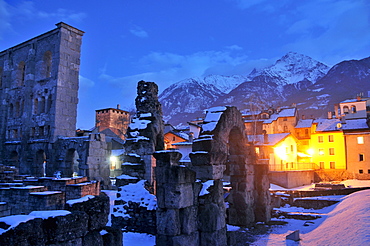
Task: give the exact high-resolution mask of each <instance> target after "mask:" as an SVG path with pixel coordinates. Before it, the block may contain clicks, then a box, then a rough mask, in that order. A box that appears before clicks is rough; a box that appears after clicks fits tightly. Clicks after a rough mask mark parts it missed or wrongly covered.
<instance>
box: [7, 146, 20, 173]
mask: <svg viewBox="0 0 370 246" xmlns="http://www.w3.org/2000/svg"><path fill="white" fill-rule="evenodd" d="M9 159H10V160H9V162H10V165H11V166H14V167H16V168H18V169H19V155H18V152H17V151H15V150H14V151H12V152H11V153H10V158H9Z"/></svg>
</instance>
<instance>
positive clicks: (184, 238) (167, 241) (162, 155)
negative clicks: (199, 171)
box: [154, 151, 199, 246]
mask: <svg viewBox="0 0 370 246" xmlns="http://www.w3.org/2000/svg"><path fill="white" fill-rule="evenodd" d="M154 157H155V158H156V159H157V166H156V168H155V173H156V178H157V183H156V187H157V233H158V234H157V237H156V244H157V245H158V246H162V245H163V246H168V245H178V246H182V245H183V246H188V245H194V246H197V245H199V234H198V230H197V229H198V228H197V206H196V199H195V195H194V194H198V193H199V189H197V185H196V183H195V173H194V172H193V171H191V170H190V169H188V168H187V167H185V166H180V165H179V160H180V159H181V153H180V152H178V151H158V152H155V153H154Z"/></svg>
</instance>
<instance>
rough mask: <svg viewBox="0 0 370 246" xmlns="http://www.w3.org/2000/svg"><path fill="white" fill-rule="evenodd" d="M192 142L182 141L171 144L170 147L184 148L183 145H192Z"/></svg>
mask: <svg viewBox="0 0 370 246" xmlns="http://www.w3.org/2000/svg"><path fill="white" fill-rule="evenodd" d="M192 144H193V143H192V142H189V141H184V142H178V143H173V144H172V146H185V145H192Z"/></svg>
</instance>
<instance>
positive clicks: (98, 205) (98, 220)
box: [66, 193, 110, 230]
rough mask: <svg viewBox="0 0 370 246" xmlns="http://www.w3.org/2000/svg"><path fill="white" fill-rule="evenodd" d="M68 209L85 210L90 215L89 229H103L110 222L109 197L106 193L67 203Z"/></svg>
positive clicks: (72, 210)
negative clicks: (81, 201)
mask: <svg viewBox="0 0 370 246" xmlns="http://www.w3.org/2000/svg"><path fill="white" fill-rule="evenodd" d="M66 209H67V210H68V211H71V212H74V211H83V212H85V213H86V214H87V215H88V228H89V230H101V229H102V228H104V227H105V225H106V224H107V222H108V215H109V210H110V208H109V197H108V196H107V195H106V194H105V193H101V195H100V196H95V197H94V198H93V199H89V200H88V201H86V202H83V203H74V204H72V206H70V205H67V208H66Z"/></svg>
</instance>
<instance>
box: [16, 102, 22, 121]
mask: <svg viewBox="0 0 370 246" xmlns="http://www.w3.org/2000/svg"><path fill="white" fill-rule="evenodd" d="M20 114H21V105H20V103H19V102H16V103H15V117H16V118H18V117H19V116H20Z"/></svg>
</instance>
